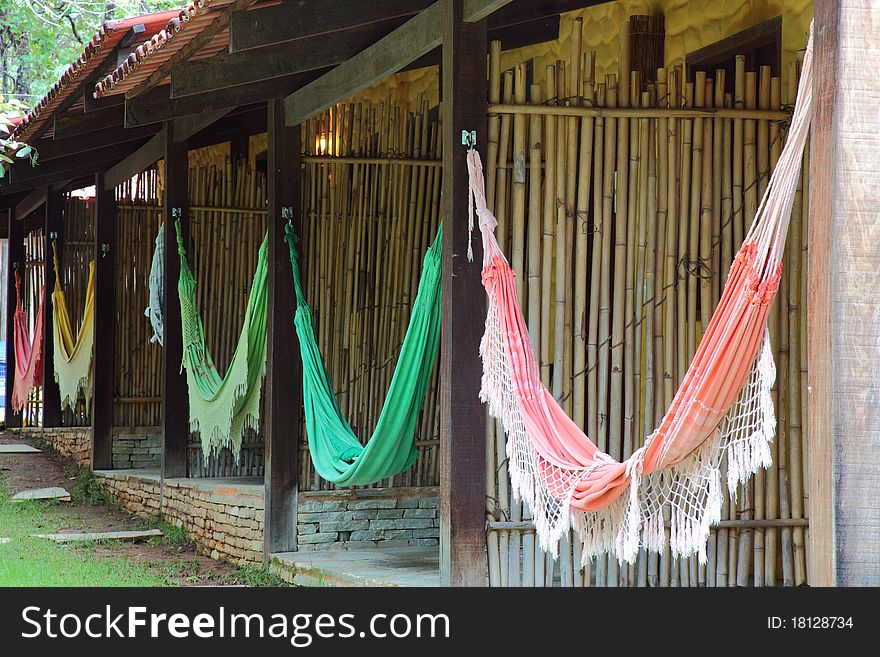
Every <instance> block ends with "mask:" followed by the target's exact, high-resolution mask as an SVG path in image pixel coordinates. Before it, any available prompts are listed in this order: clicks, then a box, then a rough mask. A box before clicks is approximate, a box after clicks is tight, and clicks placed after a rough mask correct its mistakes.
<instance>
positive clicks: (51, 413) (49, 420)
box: [43, 189, 64, 428]
mask: <svg viewBox="0 0 880 657" xmlns="http://www.w3.org/2000/svg"><path fill="white" fill-rule="evenodd" d="M44 222H45V223H44V229H43V230H44V232H43V234H44V235H45V236H46V248H45V249H43V267H44V268H45V269H44V272H45V273H44V279H43V280H44V281H45V286H46V288H45V289H46V304H45V306H44V308H43V428H47V427H60V426H61V391H60V389H59V387H58V382H57V381H55V330H54V324H53V319H52V318H53V316H54V314H55V310H54V308H53V307H52V302H51V300H50V298H49V295H51V294H52V292H53V291H54V290H55V267H54V261H53V257H52V245H53V244H54V245H55V249H56V250H57V251H58V261H59V263H63V262H64V195H63V194H62V193H61V192H59V191H57V190H55V189H52V190H50V191H49V192H48V193H47V195H46V214H45V217H44ZM59 269H60V267H59ZM62 283H63V281H62Z"/></svg>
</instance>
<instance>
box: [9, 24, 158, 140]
mask: <svg viewBox="0 0 880 657" xmlns="http://www.w3.org/2000/svg"><path fill="white" fill-rule="evenodd" d="M168 13H169V12H167V11H164V12H156V13H155V14H144V15H141V16H132V17H130V18H122V19H119V20H111V21H104V23H103V24H102V25H101V27H100V29H99V30H98V31H97V32H96V33H95V35H94V36H93V37H92V39H91V40H90V41H89V43H88V44H86V47H85V48H84V49H83V51H82V53H81V54H80V56H79V57H77V58H76V60H74V61H73V63H72V64H70V66H68V67H67V69H65V71H64V73H63V74H62V75H61V77H60V78H58V81H57V82H56V83H55V84H53V85H52V87H51V88H50V89H49V91H48V92H46V95H45V96H43V97H42V98H41V99H40V100H39V102H37V104H36V105H34V106H33V107H32V108H31V109H30V111H29V112H28V113H27V114H26V115H25V116H24V117H23V118H22V120H21V122H20V123H19V124H18V126H16V128H15V130H14V131H13V132H12V135H11V136H12V137H13V138H19V139H22V138H24V137H25V135H24V134H23V133H25V132H26V131H27V129H28V125H29V124H31V123H33V121H35V120H36V119H38V118H39V117H40V115H41V114H42V112H43V110H45V109H46V107H47V106H48V105H49V104H50V103H51V102H52V101H53V100H55V99H56V98H57V97H58V96H59V95H60V94H61V93H62V92H63V91H64V90H65V89H66V88H67V87H68V86H69V85H70V84H71V83H72V82H74V81H75V80H76V78H77V77H78V76H79V74H80V73H81V72H82V70H83V69H84V68H85V67H86V66H87V65H88V64H89V62H91V60H92V58H93V57H94V56H95V54H96V53H98V52H99V51H100V50H101V49H102V48H103V47H104V46H105V45H106V42H107V41H108V40H109V39H110V37H111V36H116V35H117V34H118V33H120V32H122V34H118V36H119V39H121V38H122V37H123V36H124V33H125V32H128V30H129V29H131V28H132V27H134V26H135V25H138V24H140V23H142V22H144V20H145V19H147V18H150V17H154V18H155V17H159V16H162V15H163V14H168ZM119 39H116V41H118V40H119Z"/></svg>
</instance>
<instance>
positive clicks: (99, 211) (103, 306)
mask: <svg viewBox="0 0 880 657" xmlns="http://www.w3.org/2000/svg"><path fill="white" fill-rule="evenodd" d="M104 187H105V185H104V173H103V172H101V173H98V174H96V175H95V255H94V258H95V351H94V354H93V355H92V359H93V360H92V373H93V381H94V390H93V391H92V469H93V470H108V469H110V468H112V467H113V378H114V377H113V369H114V367H115V365H116V358H115V352H116V264H115V263H116V200H115V198H114V190H112V189H110V190H107V189H105V188H104Z"/></svg>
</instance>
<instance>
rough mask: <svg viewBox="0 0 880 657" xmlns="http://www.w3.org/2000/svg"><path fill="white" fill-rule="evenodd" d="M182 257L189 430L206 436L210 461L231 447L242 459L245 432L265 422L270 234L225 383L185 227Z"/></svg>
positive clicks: (262, 248) (179, 237) (179, 286)
mask: <svg viewBox="0 0 880 657" xmlns="http://www.w3.org/2000/svg"><path fill="white" fill-rule="evenodd" d="M174 228H175V230H176V232H177V252H178V254H179V255H180V279H179V280H178V283H177V293H178V296H179V297H180V318H181V323H182V326H183V363H182V367H183V368H184V369H186V382H187V386H188V388H189V426H190V430H191V431H198V432H199V433H200V434H201V440H202V452H203V453H204V455H205V456H206V457H207V456H208V455H209V454H211V453H212V452H216V451H217V450H219V449H220V448H221V447H228V448H229V449H230V450H232V453H233V454H234V455H235V456H236V458H238V453H239V450H240V449H241V437H242V433H243V431H244V430H245V429H246V428H252V429H257V428H258V427H259V422H260V389H261V388H262V386H261V383H262V380H263V375H264V374H265V373H266V302H267V299H268V287H267V274H268V235H267V236H266V237H265V238H264V239H263V243H262V245H261V246H260V252H259V255H258V257H257V269H256V271H255V272H254V280H253V283H252V284H251V292H250V297H249V298H248V305H247V310H246V311H245V315H244V322H243V323H242V327H241V335H240V336H239V338H238V344H237V345H236V346H235V354H234V355H233V356H232V362H231V363H230V365H229V369H228V370H226V375H225V376H223V377H222V378H221V377H220V374H219V373H218V372H217V368H216V367H215V366H214V361H213V360H212V358H211V354H210V352H209V351H208V347H207V345H206V344H205V330H204V328H203V326H202V318H201V316H200V315H199V311H198V308H197V305H196V281H195V278H194V277H193V274H192V271H190V268H189V264H188V263H187V261H186V250H185V249H184V245H183V236H182V235H181V229H180V222H179V221H178V222H176V223H175V225H174Z"/></svg>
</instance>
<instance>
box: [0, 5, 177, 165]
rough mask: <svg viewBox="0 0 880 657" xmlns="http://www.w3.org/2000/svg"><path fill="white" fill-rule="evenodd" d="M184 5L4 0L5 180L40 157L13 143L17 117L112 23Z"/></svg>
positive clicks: (0, 16) (0, 81)
mask: <svg viewBox="0 0 880 657" xmlns="http://www.w3.org/2000/svg"><path fill="white" fill-rule="evenodd" d="M183 4H184V0H112V1H111V0H0V178H2V177H3V175H4V174H5V171H6V170H7V169H8V165H9V164H11V163H12V162H13V161H14V160H15V158H22V159H23V158H27V157H30V158H31V160H32V163H36V152H35V151H34V150H33V149H32V148H31V147H30V146H28V145H26V144H23V143H19V142H15V141H12V140H10V139H9V132H10V130H11V127H12V125H13V123H12V121H13V117H15V116H18V115H21V114H23V113H25V112H26V111H27V109H28V107H30V106H31V105H33V104H34V103H36V102H37V101H39V100H40V98H42V97H43V96H44V95H45V94H46V92H47V91H48V90H49V89H50V88H51V86H52V85H53V84H55V82H56V81H57V80H58V78H60V77H61V75H62V74H63V73H64V71H65V70H66V69H67V67H68V66H70V64H71V63H72V62H73V61H74V60H75V59H76V58H77V57H79V55H80V54H81V53H82V51H83V49H84V48H85V46H86V45H87V44H88V42H89V40H91V38H92V36H93V35H94V34H95V33H96V32H97V31H98V29H99V28H100V26H101V23H103V22H104V21H106V20H113V19H119V18H125V17H127V16H137V15H140V14H148V13H152V12H156V11H163V10H166V9H175V8H177V7H180V6H182V5H183Z"/></svg>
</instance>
